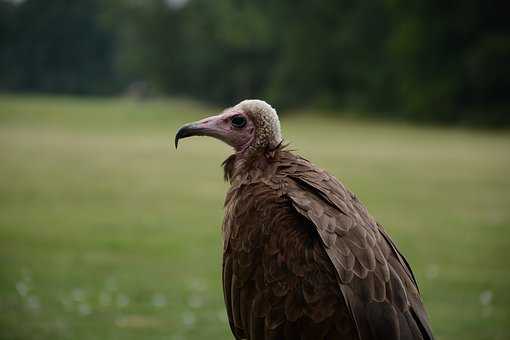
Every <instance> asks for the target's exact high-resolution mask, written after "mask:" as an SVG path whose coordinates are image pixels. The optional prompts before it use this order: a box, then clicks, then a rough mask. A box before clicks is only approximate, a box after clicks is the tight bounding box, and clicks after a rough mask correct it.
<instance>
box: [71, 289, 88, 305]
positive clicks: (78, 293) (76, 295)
mask: <svg viewBox="0 0 510 340" xmlns="http://www.w3.org/2000/svg"><path fill="white" fill-rule="evenodd" d="M71 296H72V298H73V300H74V301H76V302H81V301H84V300H85V291H84V290H83V289H81V288H75V289H73V291H72V292H71Z"/></svg>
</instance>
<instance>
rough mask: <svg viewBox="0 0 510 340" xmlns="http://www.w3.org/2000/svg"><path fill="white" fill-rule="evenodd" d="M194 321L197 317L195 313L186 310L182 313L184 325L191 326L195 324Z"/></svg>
mask: <svg viewBox="0 0 510 340" xmlns="http://www.w3.org/2000/svg"><path fill="white" fill-rule="evenodd" d="M196 321H197V318H196V316H195V314H193V312H191V311H188V312H185V313H183V314H182V323H183V324H184V326H186V327H191V326H193V325H194V324H195V322H196Z"/></svg>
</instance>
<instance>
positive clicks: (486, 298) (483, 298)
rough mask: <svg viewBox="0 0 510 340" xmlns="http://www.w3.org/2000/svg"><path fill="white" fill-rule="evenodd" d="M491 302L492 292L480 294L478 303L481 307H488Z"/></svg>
mask: <svg viewBox="0 0 510 340" xmlns="http://www.w3.org/2000/svg"><path fill="white" fill-rule="evenodd" d="M491 302H492V291H490V290H484V291H483V292H481V293H480V303H481V304H482V306H488V305H490V304H491Z"/></svg>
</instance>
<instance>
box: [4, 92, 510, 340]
mask: <svg viewBox="0 0 510 340" xmlns="http://www.w3.org/2000/svg"><path fill="white" fill-rule="evenodd" d="M217 110H219V108H214V107H206V106H202V105H200V104H197V103H195V102H192V101H186V100H176V99H160V100H150V101H145V102H136V101H132V100H129V99H121V98H115V99H111V98H73V97H63V96H57V97H52V96H44V97H43V96H28V95H0V171H1V177H0V258H1V260H0V261H1V262H0V339H10V340H15V339H78V340H79V339H140V338H141V339H204V338H206V339H230V338H231V336H230V331H229V330H228V325H227V322H226V318H225V311H224V306H223V297H222V292H221V274H220V267H221V235H220V225H221V219H222V204H223V197H224V193H225V191H226V189H227V185H226V184H225V183H223V181H222V172H221V168H220V166H219V165H220V163H221V161H222V160H223V159H224V158H226V157H227V156H228V154H229V153H230V151H229V149H228V148H227V147H226V146H224V145H222V144H221V143H219V142H217V141H214V140H211V139H205V138H204V139H198V138H197V139H194V140H186V141H184V142H183V143H182V146H181V147H180V150H179V151H178V152H176V151H175V150H174V149H173V147H172V139H173V135H174V133H175V131H176V128H177V127H178V126H179V125H181V124H183V123H184V122H187V121H190V120H194V119H196V118H198V117H201V116H204V115H207V114H211V113H214V112H216V111H217ZM282 124H283V128H284V134H285V135H286V136H287V140H288V141H290V142H291V143H292V145H293V148H294V149H296V150H297V152H299V153H300V154H301V155H303V156H305V157H307V158H309V159H310V160H312V161H313V162H314V163H316V164H318V165H320V166H322V167H324V168H326V169H328V170H329V171H330V172H332V173H333V174H335V175H337V176H338V177H339V178H340V179H341V180H342V181H344V183H346V184H347V185H348V186H349V187H350V188H351V189H352V190H353V191H354V192H356V193H357V194H358V196H359V197H360V198H361V199H362V200H363V201H364V202H365V204H366V205H367V206H368V207H369V210H370V211H371V213H372V214H373V215H375V216H376V217H377V219H378V221H380V222H381V223H383V224H384V225H385V226H386V229H387V230H388V231H389V232H390V233H391V235H392V236H393V238H394V239H395V241H396V242H397V243H398V245H399V247H400V249H401V250H402V251H403V253H404V254H406V256H407V258H408V260H409V261H410V262H411V264H412V266H413V268H414V270H415V273H416V275H417V278H418V281H419V283H420V287H421V291H422V294H423V297H424V300H425V304H426V306H427V308H428V311H429V314H430V318H431V322H432V326H433V329H434V331H435V333H436V334H437V337H438V338H439V339H459V340H460V339H507V338H508V336H509V334H510V309H509V306H510V293H509V290H508V288H509V287H510V271H509V265H508V250H509V246H510V239H509V237H510V231H509V228H510V177H509V174H510V135H509V134H508V132H497V133H495V132H488V131H485V132H484V131H475V130H463V129H447V128H438V127H427V128H419V127H416V126H410V125H404V124H397V123H393V124H390V123H382V122H358V121H352V120H347V119H335V118H331V117H325V116H319V115H307V114H305V113H300V114H296V115H285V116H284V117H283V122H282Z"/></svg>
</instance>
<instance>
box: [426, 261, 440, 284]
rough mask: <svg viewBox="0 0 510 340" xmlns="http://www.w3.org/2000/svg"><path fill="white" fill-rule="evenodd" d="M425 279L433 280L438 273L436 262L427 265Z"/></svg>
mask: <svg viewBox="0 0 510 340" xmlns="http://www.w3.org/2000/svg"><path fill="white" fill-rule="evenodd" d="M426 275H427V279H429V280H433V279H435V278H436V277H437V276H438V275H439V266H438V265H437V264H430V265H429V266H428V267H427V272H426Z"/></svg>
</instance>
